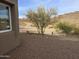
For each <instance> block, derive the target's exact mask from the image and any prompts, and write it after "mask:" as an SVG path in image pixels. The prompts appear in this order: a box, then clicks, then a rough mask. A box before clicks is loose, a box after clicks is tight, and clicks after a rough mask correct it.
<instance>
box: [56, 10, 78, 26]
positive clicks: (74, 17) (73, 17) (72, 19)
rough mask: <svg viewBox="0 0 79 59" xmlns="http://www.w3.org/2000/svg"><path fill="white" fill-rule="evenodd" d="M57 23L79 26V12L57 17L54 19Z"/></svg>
mask: <svg viewBox="0 0 79 59" xmlns="http://www.w3.org/2000/svg"><path fill="white" fill-rule="evenodd" d="M56 19H57V20H58V21H59V22H68V23H70V24H74V25H76V26H79V11H75V12H71V13H67V14H63V15H59V16H57V17H56Z"/></svg>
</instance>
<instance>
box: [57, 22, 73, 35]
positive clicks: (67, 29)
mask: <svg viewBox="0 0 79 59" xmlns="http://www.w3.org/2000/svg"><path fill="white" fill-rule="evenodd" d="M57 28H58V29H60V30H62V32H64V33H66V34H69V33H71V32H72V30H73V28H72V26H71V25H69V24H68V23H65V22H64V23H62V22H60V23H58V24H57Z"/></svg>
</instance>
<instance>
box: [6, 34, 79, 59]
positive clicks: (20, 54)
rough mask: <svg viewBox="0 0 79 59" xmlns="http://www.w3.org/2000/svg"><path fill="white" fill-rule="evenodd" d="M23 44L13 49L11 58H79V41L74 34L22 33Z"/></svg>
mask: <svg viewBox="0 0 79 59" xmlns="http://www.w3.org/2000/svg"><path fill="white" fill-rule="evenodd" d="M19 39H22V45H21V46H20V47H19V48H16V50H14V51H11V52H10V53H9V54H8V55H10V59H79V41H78V38H77V37H73V36H67V37H65V36H61V37H58V36H48V35H43V36H41V35H36V34H21V35H20V36H19Z"/></svg>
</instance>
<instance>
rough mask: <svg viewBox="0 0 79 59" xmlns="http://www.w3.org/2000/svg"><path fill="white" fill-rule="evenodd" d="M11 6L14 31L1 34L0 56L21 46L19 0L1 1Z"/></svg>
mask: <svg viewBox="0 0 79 59" xmlns="http://www.w3.org/2000/svg"><path fill="white" fill-rule="evenodd" d="M0 2H1V3H5V4H8V5H10V6H11V17H12V26H13V27H12V31H10V32H4V33H0V54H4V53H7V52H8V51H10V50H12V49H14V48H16V47H17V46H18V45H19V44H20V40H19V39H18V31H19V30H18V3H17V0H1V1H0Z"/></svg>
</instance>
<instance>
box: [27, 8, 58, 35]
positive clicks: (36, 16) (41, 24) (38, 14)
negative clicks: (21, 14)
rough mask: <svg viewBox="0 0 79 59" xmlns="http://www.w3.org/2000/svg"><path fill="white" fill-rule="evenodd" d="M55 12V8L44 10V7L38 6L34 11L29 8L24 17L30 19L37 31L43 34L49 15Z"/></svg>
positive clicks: (49, 19) (53, 14) (48, 21)
mask: <svg viewBox="0 0 79 59" xmlns="http://www.w3.org/2000/svg"><path fill="white" fill-rule="evenodd" d="M56 14H57V12H56V10H55V9H52V8H51V9H48V10H46V9H45V8H44V7H38V8H37V10H36V11H33V10H29V11H28V12H27V15H26V17H27V18H28V19H29V20H31V21H32V23H33V24H34V26H35V27H36V28H37V31H38V33H40V34H44V32H45V28H46V27H47V26H48V25H49V23H50V21H51V17H52V16H55V15H56Z"/></svg>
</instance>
